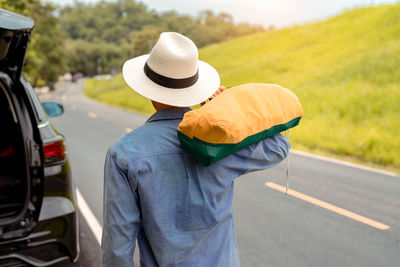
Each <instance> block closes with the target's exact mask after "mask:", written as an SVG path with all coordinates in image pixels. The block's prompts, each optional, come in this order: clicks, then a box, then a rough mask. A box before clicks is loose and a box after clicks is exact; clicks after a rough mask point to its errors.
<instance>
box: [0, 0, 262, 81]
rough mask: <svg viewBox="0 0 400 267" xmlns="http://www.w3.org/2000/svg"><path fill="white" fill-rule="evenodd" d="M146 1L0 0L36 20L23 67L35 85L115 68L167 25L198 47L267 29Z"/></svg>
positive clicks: (149, 45) (208, 12)
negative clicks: (61, 2)
mask: <svg viewBox="0 0 400 267" xmlns="http://www.w3.org/2000/svg"><path fill="white" fill-rule="evenodd" d="M53 2H54V3H56V1H53ZM142 2H144V1H140V2H139V1H135V0H115V1H98V2H96V3H92V4H91V3H84V2H82V1H71V4H69V5H66V6H57V5H53V4H51V3H49V2H46V1H45V0H0V7H1V8H4V9H7V10H10V11H14V12H17V13H20V14H23V15H25V16H27V17H30V18H32V19H33V20H34V21H35V27H34V29H33V33H32V39H31V41H30V43H29V49H28V55H27V57H26V67H25V70H24V72H25V73H26V75H27V76H28V79H29V81H30V82H31V83H32V85H33V86H34V87H36V86H37V87H40V86H43V85H46V84H47V85H51V84H52V83H55V82H56V81H57V80H58V78H59V76H60V75H62V74H64V73H66V72H70V73H72V74H76V73H80V74H81V75H84V76H93V75H101V74H110V73H113V74H114V73H117V72H119V69H120V66H121V65H122V63H123V62H124V61H125V59H126V58H129V57H133V56H139V55H141V54H145V53H147V52H148V51H149V49H150V48H152V47H153V45H154V43H155V42H156V40H157V39H158V37H159V35H160V33H161V32H164V31H175V32H180V33H182V34H184V35H186V36H188V37H190V38H191V39H192V40H194V41H195V42H196V43H197V45H198V46H199V47H202V46H206V45H209V44H214V43H218V42H222V41H226V40H229V39H232V38H235V37H238V36H244V35H249V34H253V33H257V32H263V31H265V29H264V28H263V27H261V26H257V25H249V24H247V23H240V24H237V23H234V21H233V17H232V16H231V15H229V14H227V13H224V12H221V13H218V14H216V13H214V12H212V11H211V10H204V11H202V12H200V13H199V14H198V16H196V17H190V16H185V15H180V14H178V13H175V12H172V11H171V12H164V13H157V12H155V11H153V10H149V9H148V8H147V6H146V5H145V4H143V3H142Z"/></svg>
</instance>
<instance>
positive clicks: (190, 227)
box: [102, 32, 289, 267]
mask: <svg viewBox="0 0 400 267" xmlns="http://www.w3.org/2000/svg"><path fill="white" fill-rule="evenodd" d="M123 77H124V79H125V81H126V82H127V84H128V85H129V86H130V87H131V88H132V89H134V90H135V91H137V92H138V93H140V94H142V95H143V96H145V97H147V98H149V99H151V101H152V103H153V106H154V108H155V109H156V111H157V112H156V113H155V114H153V115H152V116H151V117H150V118H149V119H148V120H147V122H146V123H145V124H144V125H143V126H141V127H139V128H137V129H135V130H133V131H131V132H130V133H128V134H126V135H124V136H122V137H121V138H119V139H117V140H116V141H115V142H114V143H113V145H112V146H111V147H110V149H109V151H108V153H107V157H106V163H105V181H104V220H103V240H102V252H103V255H102V262H103V266H133V253H134V249H135V241H136V239H137V242H138V244H139V249H140V266H142V267H146V266H211V267H214V266H219V267H224V266H226V267H228V266H229V267H232V266H240V264H239V258H238V252H237V246H236V239H235V232H234V225H233V214H232V196H233V181H234V179H235V178H236V177H238V176H240V175H242V174H245V173H248V172H251V171H255V170H260V169H264V168H268V167H271V166H273V165H275V164H277V163H278V162H280V161H281V160H283V159H284V158H285V157H286V156H287V153H288V151H289V144H288V142H287V141H286V139H285V138H284V137H283V136H282V135H280V134H277V135H275V136H272V137H270V138H267V139H265V140H263V141H261V142H259V143H256V144H254V145H251V146H249V147H248V148H245V149H242V150H241V151H238V152H236V153H235V154H232V155H230V156H228V157H226V158H224V159H222V160H220V161H218V162H216V163H214V164H212V165H211V166H208V167H204V166H203V165H202V164H201V163H199V162H198V161H196V160H195V159H194V158H193V157H192V156H191V155H190V154H188V153H186V152H185V151H183V150H182V149H181V148H180V145H179V140H178V137H177V128H178V124H179V123H180V121H181V120H182V118H183V115H184V113H185V112H187V111H189V110H190V108H189V107H190V106H193V105H196V104H199V103H202V102H204V101H205V100H206V99H208V98H210V97H212V96H213V94H214V93H215V94H214V96H215V95H217V94H218V93H219V92H220V91H222V90H223V89H224V88H223V87H220V88H219V89H218V87H219V82H220V80H219V76H218V73H217V71H216V70H215V69H214V68H213V67H211V66H210V65H208V64H207V63H205V62H202V61H199V60H198V51H197V47H196V46H195V44H194V43H193V42H192V41H191V40H190V39H188V38H186V37H184V36H183V35H180V34H178V33H171V32H169V33H162V34H161V36H160V38H159V40H158V42H157V43H156V44H155V46H154V48H153V50H152V51H151V53H150V55H144V56H140V57H137V58H133V59H131V60H128V61H127V62H126V63H125V64H124V67H123Z"/></svg>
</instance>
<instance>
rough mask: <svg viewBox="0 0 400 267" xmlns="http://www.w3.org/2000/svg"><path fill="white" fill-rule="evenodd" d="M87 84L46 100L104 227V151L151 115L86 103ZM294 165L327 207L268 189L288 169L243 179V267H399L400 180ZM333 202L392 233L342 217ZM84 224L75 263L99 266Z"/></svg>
mask: <svg viewBox="0 0 400 267" xmlns="http://www.w3.org/2000/svg"><path fill="white" fill-rule="evenodd" d="M82 87H83V81H78V82H77V83H67V82H65V83H64V84H62V85H61V86H60V89H59V90H57V91H56V92H55V93H53V94H52V95H50V96H46V97H43V98H42V101H48V100H50V99H53V100H55V101H56V102H59V103H62V104H63V105H64V108H65V113H64V114H63V115H62V116H60V117H57V118H53V119H52V122H53V124H54V125H55V127H56V128H57V129H58V130H59V131H60V132H62V133H63V134H64V135H65V136H66V140H67V149H68V154H69V157H70V161H71V167H72V172H73V176H74V178H75V181H76V184H77V187H78V189H79V191H80V192H81V194H82V195H83V197H84V199H85V200H86V202H87V203H88V205H89V207H90V208H91V210H92V211H93V213H94V215H95V217H96V218H97V220H98V221H99V222H100V224H101V223H102V200H103V196H102V195H103V164H104V159H105V153H106V151H107V148H108V147H109V146H110V144H111V143H112V142H113V140H115V139H116V138H118V137H119V136H121V135H123V134H125V133H126V132H127V131H129V130H130V129H134V128H136V127H138V126H140V125H141V124H143V122H144V121H145V120H146V118H147V117H146V116H143V115H138V114H135V113H132V112H127V111H123V110H121V109H118V108H113V107H109V106H106V105H104V104H100V103H96V102H93V101H91V100H88V99H87V98H86V97H84V96H83V94H82ZM293 134H295V131H293ZM289 163H290V188H291V189H292V190H295V191H297V192H299V193H302V194H304V195H306V196H309V197H312V198H313V199H317V200H319V201H323V202H324V203H326V204H327V205H325V204H324V205H322V204H321V205H315V203H314V204H313V203H310V202H307V201H304V200H303V199H299V198H298V197H295V196H293V195H292V194H289V195H285V194H284V193H282V192H280V191H277V190H275V189H273V188H270V187H267V186H266V185H265V184H266V182H269V183H275V184H278V185H282V186H284V185H285V165H284V164H280V165H278V166H276V167H274V168H272V169H269V170H265V171H260V172H256V173H251V174H248V175H245V176H243V177H240V178H238V179H237V181H236V183H235V196H234V212H235V226H236V234H237V241H238V248H239V257H240V262H241V265H242V266H244V267H247V266H284V267H287V266H305V267H310V266H335V267H336V266H363V267H364V266H371V267H375V266H393V267H398V266H400V177H398V176H392V175H386V174H382V173H377V172H373V171H368V170H364V169H360V168H355V167H352V166H345V165H342V164H338V163H335V162H329V161H325V160H320V159H317V158H313V157H309V156H303V155H299V154H297V153H291V154H290V156H289ZM314 202H315V201H314ZM329 204H330V205H331V206H332V205H334V206H335V207H336V208H338V209H339V208H342V209H345V210H346V211H348V212H352V213H355V214H356V215H361V216H364V217H366V218H368V219H371V220H374V221H376V223H381V224H383V225H385V226H387V227H386V228H388V229H386V230H381V229H378V228H376V227H374V226H371V225H368V224H365V223H363V222H360V221H357V220H355V217H357V216H349V217H346V216H343V215H342V214H339V213H340V212H339V213H338V212H337V210H338V209H335V208H332V209H331V210H329V209H328V208H327V206H329ZM81 225H83V227H82V226H81V237H82V236H84V237H85V238H84V241H83V242H82V244H81V259H80V262H79V263H78V264H77V265H79V266H99V264H100V263H99V259H100V246H99V244H98V243H97V241H96V239H95V238H94V236H93V233H92V232H91V231H90V227H89V226H88V225H90V222H85V221H84V220H83V219H82V216H81ZM215 249H218V248H215ZM62 266H64V265H62ZM65 266H67V265H65ZM68 266H70V265H68ZM135 266H137V265H135Z"/></svg>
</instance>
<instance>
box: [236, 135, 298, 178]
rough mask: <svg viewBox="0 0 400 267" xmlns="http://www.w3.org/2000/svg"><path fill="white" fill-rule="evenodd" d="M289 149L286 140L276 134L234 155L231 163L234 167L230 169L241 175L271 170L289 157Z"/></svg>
mask: <svg viewBox="0 0 400 267" xmlns="http://www.w3.org/2000/svg"><path fill="white" fill-rule="evenodd" d="M289 149H290V145H289V142H288V141H287V140H286V138H285V137H284V136H283V135H281V134H276V135H274V136H271V137H269V138H266V139H264V140H261V141H259V142H258V143H255V144H252V145H250V146H248V147H246V148H244V149H242V150H239V151H238V152H236V153H234V154H233V155H232V156H233V157H234V160H231V161H230V162H232V163H234V165H233V164H231V166H230V168H231V169H236V171H237V173H239V175H243V174H246V173H249V172H252V171H258V170H262V169H267V168H271V167H273V166H275V165H276V164H278V163H279V162H281V161H282V160H284V159H285V158H286V157H287V156H288V153H289Z"/></svg>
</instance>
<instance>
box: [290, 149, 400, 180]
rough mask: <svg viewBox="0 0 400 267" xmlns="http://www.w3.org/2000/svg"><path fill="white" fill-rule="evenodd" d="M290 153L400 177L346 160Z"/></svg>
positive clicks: (296, 151)
mask: <svg viewBox="0 0 400 267" xmlns="http://www.w3.org/2000/svg"><path fill="white" fill-rule="evenodd" d="M290 152H293V154H297V155H301V156H305V157H309V158H314V159H319V160H323V161H328V162H332V163H336V164H340V165H345V166H349V167H353V168H357V169H362V170H366V171H370V172H375V173H379V174H384V175H389V176H393V177H397V178H399V177H400V176H399V175H398V174H396V173H394V172H390V171H385V170H380V169H376V168H372V167H368V166H364V165H361V164H357V163H352V162H348V161H344V160H339V159H334V158H329V157H324V156H320V155H316V154H311V153H308V152H304V151H300V150H295V149H291V150H290Z"/></svg>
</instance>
